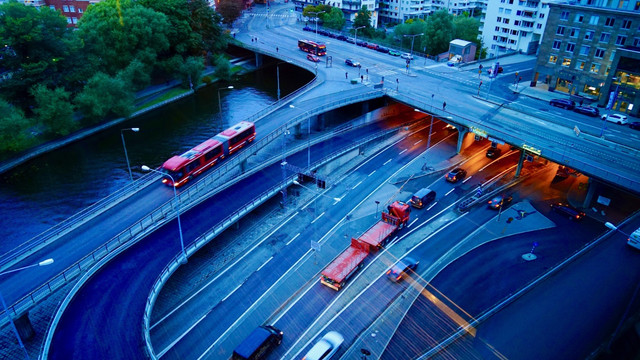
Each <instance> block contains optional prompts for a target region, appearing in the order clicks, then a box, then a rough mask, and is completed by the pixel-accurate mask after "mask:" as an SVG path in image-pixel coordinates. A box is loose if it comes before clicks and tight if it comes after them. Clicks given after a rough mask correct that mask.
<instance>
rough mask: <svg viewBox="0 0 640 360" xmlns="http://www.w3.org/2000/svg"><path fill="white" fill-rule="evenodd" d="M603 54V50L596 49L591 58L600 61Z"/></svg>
mask: <svg viewBox="0 0 640 360" xmlns="http://www.w3.org/2000/svg"><path fill="white" fill-rule="evenodd" d="M604 52H605V49H600V48H598V49H596V52H595V54H593V57H596V58H598V59H602V58H604Z"/></svg>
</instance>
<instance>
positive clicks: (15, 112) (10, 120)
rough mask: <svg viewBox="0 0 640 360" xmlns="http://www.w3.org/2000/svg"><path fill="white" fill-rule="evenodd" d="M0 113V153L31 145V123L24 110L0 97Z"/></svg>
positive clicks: (19, 149) (15, 150)
mask: <svg viewBox="0 0 640 360" xmlns="http://www.w3.org/2000/svg"><path fill="white" fill-rule="evenodd" d="M0 114H3V115H2V118H0V153H8V152H18V151H21V150H24V149H25V148H27V147H28V146H29V145H31V143H32V140H31V139H32V136H31V135H30V133H29V128H30V127H31V123H30V122H29V120H28V119H27V118H25V116H24V112H23V111H22V110H20V109H18V108H16V107H14V106H12V105H11V104H9V103H8V102H7V101H6V100H4V99H2V98H0Z"/></svg>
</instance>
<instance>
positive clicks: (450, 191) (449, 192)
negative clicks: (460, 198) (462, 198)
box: [444, 188, 456, 196]
mask: <svg viewBox="0 0 640 360" xmlns="http://www.w3.org/2000/svg"><path fill="white" fill-rule="evenodd" d="M455 189H456V188H453V189H451V190H449V191H448V192H447V193H446V194H444V196H447V195H449V194H451V193H452V192H453V190H455Z"/></svg>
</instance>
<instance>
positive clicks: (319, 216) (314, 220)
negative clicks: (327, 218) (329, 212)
mask: <svg viewBox="0 0 640 360" xmlns="http://www.w3.org/2000/svg"><path fill="white" fill-rule="evenodd" d="M322 215H324V211H323V212H322V214H320V215H318V217H317V218H315V219H313V221H312V222H311V223H312V224H313V223H314V222H316V221H317V220H318V219H320V218H321V217H322Z"/></svg>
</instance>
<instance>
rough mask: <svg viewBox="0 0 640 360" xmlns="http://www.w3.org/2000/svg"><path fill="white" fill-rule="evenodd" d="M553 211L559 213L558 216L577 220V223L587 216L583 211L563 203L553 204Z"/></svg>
mask: <svg viewBox="0 0 640 360" xmlns="http://www.w3.org/2000/svg"><path fill="white" fill-rule="evenodd" d="M551 209H553V211H555V212H557V213H558V214H562V215H565V216H567V217H568V218H569V219H571V220H575V221H577V220H580V219H582V218H583V217H585V215H586V214H585V213H583V212H582V211H580V210H578V209H576V208H574V207H573V206H571V205H569V204H565V203H561V202H558V203H554V204H551Z"/></svg>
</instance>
